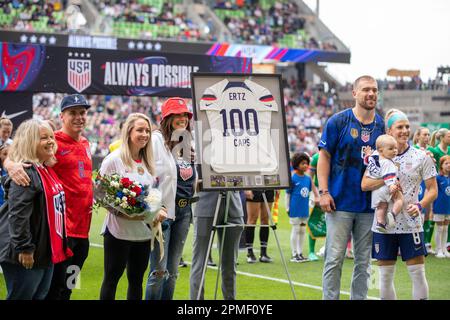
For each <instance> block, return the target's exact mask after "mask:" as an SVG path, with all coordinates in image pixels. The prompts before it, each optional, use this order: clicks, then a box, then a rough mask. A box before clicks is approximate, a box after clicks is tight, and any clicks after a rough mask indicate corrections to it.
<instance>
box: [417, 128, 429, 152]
mask: <svg viewBox="0 0 450 320" xmlns="http://www.w3.org/2000/svg"><path fill="white" fill-rule="evenodd" d="M429 143H430V130H429V129H428V128H425V127H420V128H419V129H417V130H416V132H415V133H414V136H413V144H414V148H417V149H422V150H427V149H428V148H429V147H430V145H429Z"/></svg>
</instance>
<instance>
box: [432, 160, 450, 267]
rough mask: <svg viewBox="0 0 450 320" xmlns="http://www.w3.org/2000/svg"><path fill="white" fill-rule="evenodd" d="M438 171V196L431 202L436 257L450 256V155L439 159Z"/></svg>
mask: <svg viewBox="0 0 450 320" xmlns="http://www.w3.org/2000/svg"><path fill="white" fill-rule="evenodd" d="M439 164H440V166H439V167H440V171H439V175H438V176H437V177H436V180H437V185H438V197H437V199H436V200H435V201H434V203H433V220H434V221H435V222H436V225H437V228H436V235H435V237H436V238H435V240H436V258H450V253H449V252H448V251H447V248H446V241H447V233H448V225H449V223H450V156H447V155H445V156H443V157H442V158H441V159H440V160H439Z"/></svg>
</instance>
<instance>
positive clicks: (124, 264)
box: [100, 113, 166, 300]
mask: <svg viewBox="0 0 450 320" xmlns="http://www.w3.org/2000/svg"><path fill="white" fill-rule="evenodd" d="M121 140H122V144H121V146H120V148H119V149H117V150H115V151H113V152H112V153H110V154H109V155H108V156H107V157H106V158H105V159H104V160H103V162H102V165H101V167H100V174H101V175H112V174H114V173H117V174H119V175H120V176H121V177H126V178H129V179H130V180H132V181H134V182H139V183H141V184H142V185H148V186H150V187H152V186H153V183H154V180H155V179H154V171H155V169H154V161H153V150H152V142H151V124H150V119H149V118H148V117H147V116H146V115H144V114H142V113H132V114H130V115H129V116H128V118H127V120H126V122H125V124H124V126H123V128H122V133H121ZM165 216H166V214H165V212H164V210H163V209H161V210H160V212H159V213H158V214H157V215H156V218H155V219H156V220H158V221H162V220H164V218H165ZM143 220H144V218H143V217H134V218H128V217H126V216H124V215H122V214H120V213H118V212H117V211H113V210H109V212H108V214H107V215H106V218H105V222H104V223H103V228H102V232H101V233H102V235H103V237H104V276H103V282H102V287H101V291H100V299H101V300H113V299H115V295H116V289H117V284H118V282H119V280H120V278H121V277H122V274H123V272H124V271H125V269H126V270H127V278H128V291H127V299H128V300H141V299H142V281H143V277H144V273H145V270H146V269H147V265H148V259H149V256H150V239H151V230H150V228H149V226H148V225H147V224H146V223H145V222H144V221H143Z"/></svg>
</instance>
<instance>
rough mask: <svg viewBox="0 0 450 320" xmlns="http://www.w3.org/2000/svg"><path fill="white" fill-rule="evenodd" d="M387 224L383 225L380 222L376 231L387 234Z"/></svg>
mask: <svg viewBox="0 0 450 320" xmlns="http://www.w3.org/2000/svg"><path fill="white" fill-rule="evenodd" d="M386 225H387V223H386V224H382V223H380V222H377V225H376V226H375V230H376V231H377V232H379V233H387V228H386Z"/></svg>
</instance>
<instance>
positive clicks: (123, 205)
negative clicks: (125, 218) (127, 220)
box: [120, 202, 128, 209]
mask: <svg viewBox="0 0 450 320" xmlns="http://www.w3.org/2000/svg"><path fill="white" fill-rule="evenodd" d="M120 206H121V207H122V208H124V209H126V208H127V207H128V203H126V202H122V203H121V204H120Z"/></svg>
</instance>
